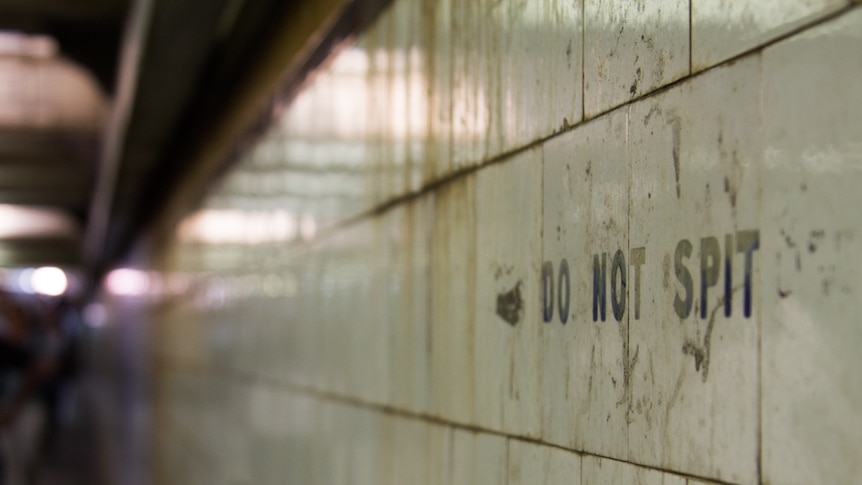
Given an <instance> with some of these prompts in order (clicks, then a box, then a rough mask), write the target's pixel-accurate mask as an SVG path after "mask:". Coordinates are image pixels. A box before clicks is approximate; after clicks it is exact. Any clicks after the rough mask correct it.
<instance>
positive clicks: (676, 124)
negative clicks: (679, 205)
mask: <svg viewBox="0 0 862 485" xmlns="http://www.w3.org/2000/svg"><path fill="white" fill-rule="evenodd" d="M681 131H682V122H681V121H680V119H679V118H675V119H674V120H673V174H674V177H675V179H676V198H677V199H679V198H680V195H681V189H680V185H679V169H680V166H679V137H680V132H681Z"/></svg>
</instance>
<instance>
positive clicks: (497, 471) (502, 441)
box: [449, 430, 507, 485]
mask: <svg viewBox="0 0 862 485" xmlns="http://www.w3.org/2000/svg"><path fill="white" fill-rule="evenodd" d="M506 443H507V439H506V438H504V437H502V436H497V435H491V434H487V433H473V432H471V431H462V430H454V431H453V432H452V455H451V456H452V463H451V467H452V471H451V479H450V481H449V483H451V484H452V485H473V484H476V483H489V484H491V483H494V484H496V483H506V476H507V467H506V458H507V453H506V446H507V444H506Z"/></svg>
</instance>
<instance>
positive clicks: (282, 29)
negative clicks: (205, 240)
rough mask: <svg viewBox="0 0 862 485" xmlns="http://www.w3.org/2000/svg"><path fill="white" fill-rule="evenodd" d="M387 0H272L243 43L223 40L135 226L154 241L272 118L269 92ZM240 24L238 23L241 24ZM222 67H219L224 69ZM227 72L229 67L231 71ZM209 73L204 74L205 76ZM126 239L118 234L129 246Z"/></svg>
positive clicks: (304, 70)
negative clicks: (156, 195) (159, 192)
mask: <svg viewBox="0 0 862 485" xmlns="http://www.w3.org/2000/svg"><path fill="white" fill-rule="evenodd" d="M389 3H390V1H389V0H353V1H350V0H316V1H315V0H298V1H293V2H284V3H282V4H281V5H274V6H273V8H274V10H273V12H274V13H272V14H271V15H269V16H268V17H269V18H268V19H266V20H265V21H264V20H249V21H247V25H246V26H247V27H250V28H251V29H254V30H256V31H257V34H256V35H255V36H254V37H253V38H251V39H249V41H248V42H247V43H245V44H243V43H236V44H230V43H228V45H227V47H229V48H232V49H233V50H234V51H235V52H236V55H234V56H231V55H230V52H228V54H227V55H225V56H224V58H223V59H222V60H221V62H222V63H223V64H222V65H221V68H219V67H218V65H215V66H212V72H214V73H215V74H214V75H213V78H215V80H214V81H213V82H211V83H207V85H203V86H201V91H200V94H199V96H198V97H197V99H196V103H195V104H194V105H193V106H192V108H191V110H190V112H189V113H188V115H187V116H186V120H187V121H186V122H185V123H184V124H183V128H184V129H183V130H182V131H179V132H177V133H176V137H175V138H174V141H173V143H172V144H171V146H170V150H169V151H168V152H167V153H165V154H163V159H164V160H165V161H166V163H164V164H162V165H161V167H160V170H159V171H158V172H157V173H156V175H155V177H154V178H153V179H152V180H151V181H150V182H149V185H150V186H151V187H163V188H166V189H167V190H166V196H165V197H163V198H161V199H160V200H159V201H158V203H153V204H147V205H146V206H141V207H140V209H141V211H140V212H139V213H138V214H137V215H136V219H137V220H138V221H139V223H138V226H139V227H142V228H144V229H145V230H146V231H147V236H148V238H149V239H150V240H151V241H152V242H154V243H155V244H159V243H160V242H161V241H163V240H165V239H166V238H167V237H169V236H170V234H171V231H172V229H173V227H174V224H175V223H176V222H177V221H178V220H179V218H180V217H182V215H183V214H185V213H186V211H188V210H189V209H190V208H192V207H193V206H195V205H196V204H198V203H199V202H200V200H201V198H202V197H203V195H204V194H205V193H206V191H207V190H208V189H209V188H210V187H211V185H212V184H213V182H214V181H215V180H216V179H217V178H218V177H219V176H220V175H221V174H222V173H224V172H225V171H226V170H227V169H228V167H230V166H231V164H232V163H233V162H235V161H236V160H237V157H238V155H239V154H240V153H241V150H242V146H243V145H244V144H245V142H247V141H248V140H251V139H254V138H255V136H257V135H259V134H260V132H261V130H263V129H264V128H265V127H266V126H268V124H269V122H270V121H271V115H272V112H271V107H272V100H273V98H274V96H278V97H279V99H281V100H284V99H288V98H289V97H291V96H292V95H293V94H295V93H296V92H297V91H298V89H299V88H300V86H301V84H302V83H303V82H304V80H305V79H306V78H307V77H308V76H309V75H310V74H311V73H312V72H313V71H314V70H316V69H317V68H318V67H319V66H320V65H321V64H322V63H323V62H324V61H325V60H326V59H327V58H328V57H329V56H330V54H331V53H332V52H333V51H334V50H335V48H336V47H337V46H339V45H340V44H341V43H343V42H344V41H345V40H347V39H349V38H351V37H352V36H355V35H356V34H358V33H359V32H361V31H362V30H363V29H364V28H366V26H367V25H369V24H370V23H371V21H372V20H373V19H375V18H376V17H377V16H378V14H379V13H380V12H381V11H382V10H383V8H384V7H385V6H386V5H388V4H389ZM238 30H239V29H238ZM222 74H224V75H222ZM228 74H232V75H228ZM208 79H209V78H208ZM131 242H132V241H131V240H130V239H126V240H124V241H122V242H121V246H120V249H121V251H123V250H127V249H128V248H129V247H130V245H131Z"/></svg>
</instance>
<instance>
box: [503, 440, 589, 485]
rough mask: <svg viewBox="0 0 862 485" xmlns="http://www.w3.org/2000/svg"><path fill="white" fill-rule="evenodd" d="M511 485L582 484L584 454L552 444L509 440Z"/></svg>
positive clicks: (509, 480)
mask: <svg viewBox="0 0 862 485" xmlns="http://www.w3.org/2000/svg"><path fill="white" fill-rule="evenodd" d="M508 456H509V458H508V477H507V479H508V480H507V482H506V483H508V484H509V485H527V484H531V485H532V484H535V485H564V484H572V485H579V484H580V483H581V457H580V455H578V454H575V453H572V452H570V451H565V450H561V449H559V448H553V447H550V446H543V445H537V444H534V443H525V442H523V441H518V440H509V453H508Z"/></svg>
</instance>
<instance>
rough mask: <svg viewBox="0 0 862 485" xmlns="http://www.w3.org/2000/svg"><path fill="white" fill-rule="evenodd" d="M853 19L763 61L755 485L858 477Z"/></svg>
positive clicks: (859, 158)
mask: <svg viewBox="0 0 862 485" xmlns="http://www.w3.org/2000/svg"><path fill="white" fill-rule="evenodd" d="M860 52H862V10H860V9H859V8H857V9H855V10H854V11H852V12H851V13H849V14H846V15H844V16H842V17H841V18H839V19H837V20H834V21H830V22H827V23H825V24H823V25H822V26H820V27H817V28H816V29H813V30H811V31H809V32H805V33H803V34H801V35H798V36H796V37H793V38H791V39H788V40H787V41H784V42H781V43H779V44H777V45H776V46H774V47H771V48H769V49H767V50H765V51H764V54H763V93H764V100H763V119H764V129H763V135H764V144H765V164H766V167H765V172H764V186H763V225H764V227H763V231H762V234H763V244H762V249H761V251H762V255H763V258H764V259H763V260H764V262H765V263H766V264H765V266H764V268H765V269H764V273H763V280H762V293H763V302H764V306H763V310H762V315H763V335H762V343H761V347H762V352H763V363H762V365H763V378H762V379H763V407H762V413H763V477H764V482H769V483H788V484H795V483H852V482H857V481H858V480H859V477H860V476H862V462H860V450H862V417H860V414H859V409H860V407H862V381H860V379H859V377H858V374H857V372H856V369H858V367H859V366H860V364H862V357H860V353H859V349H858V345H857V344H858V343H859V342H860V340H862V328H860V326H859V314H860V310H862V306H860V301H862V298H860V297H862V289H860V286H859V281H860V278H862V272H860V264H859V263H860V256H859V255H860V250H862V219H860V217H859V211H858V210H857V209H856V207H857V205H858V201H859V186H860V183H862V170H860V169H862V112H860V110H859V107H860V106H862V93H860V90H859V77H860V76H862V55H860Z"/></svg>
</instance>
